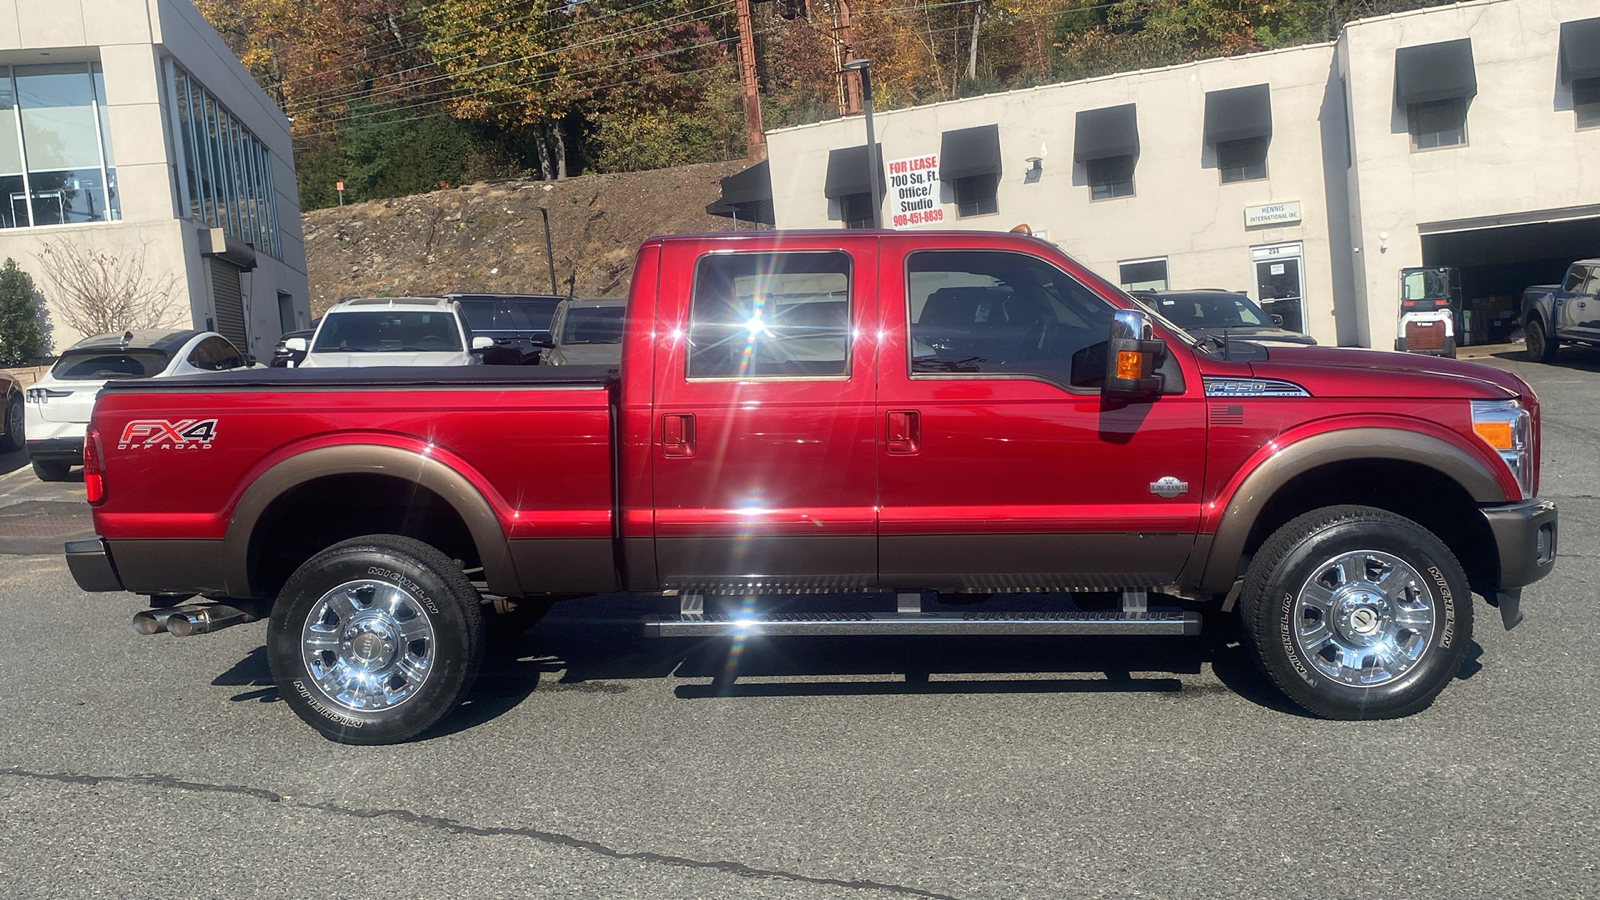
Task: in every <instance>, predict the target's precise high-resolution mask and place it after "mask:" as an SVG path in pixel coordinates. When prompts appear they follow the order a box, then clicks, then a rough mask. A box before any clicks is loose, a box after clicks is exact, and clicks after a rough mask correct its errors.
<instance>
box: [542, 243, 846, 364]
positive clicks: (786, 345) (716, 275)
mask: <svg viewBox="0 0 1600 900" xmlns="http://www.w3.org/2000/svg"><path fill="white" fill-rule="evenodd" d="M573 312H576V310H574V311H573ZM570 315H571V313H569V316H570ZM849 323H850V258H849V257H848V256H847V255H846V254H843V253H831V252H830V253H741V254H728V255H714V256H706V257H703V258H701V260H700V264H699V266H698V267H697V268H696V271H695V283H694V296H693V298H692V299H691V300H690V307H689V371H688V374H689V377H690V378H762V377H784V376H791V377H792V376H813V377H816V376H837V375H846V374H848V373H849V358H850V324H849Z"/></svg>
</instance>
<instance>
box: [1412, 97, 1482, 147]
mask: <svg viewBox="0 0 1600 900" xmlns="http://www.w3.org/2000/svg"><path fill="white" fill-rule="evenodd" d="M1406 116H1407V118H1408V119H1409V120H1410V122H1409V124H1410V126H1411V146H1412V148H1413V149H1416V150H1430V149H1433V148H1434V147H1453V146H1455V145H1457V144H1465V143H1466V142H1467V100H1466V98H1465V97H1452V98H1450V99H1448V100H1430V101H1428V102H1426V103H1413V104H1411V105H1410V106H1408V107H1406Z"/></svg>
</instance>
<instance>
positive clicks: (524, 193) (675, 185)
mask: <svg viewBox="0 0 1600 900" xmlns="http://www.w3.org/2000/svg"><path fill="white" fill-rule="evenodd" d="M745 165H746V163H745V162H744V161H743V160H735V161H731V162H721V163H704V164H701V165H695V166H684V167H681V168H676V169H658V170H656V171H652V172H627V173H622V174H615V175H585V176H582V177H579V178H572V179H568V180H567V181H560V182H550V181H532V180H526V181H523V180H518V181H504V182H490V183H484V184H470V185H464V186H462V187H459V188H450V189H448V190H440V191H434V192H432V193H428V194H417V195H414V196H410V197H397V198H395V199H392V200H374V201H371V202H368V203H355V204H350V205H347V206H342V207H335V208H332V209H319V210H313V211H311V212H308V213H306V214H305V216H304V217H303V219H302V221H303V224H304V226H305V232H306V268H307V272H308V275H309V276H310V280H311V311H312V315H321V314H322V311H323V310H324V309H326V308H327V307H328V306H329V304H331V303H333V302H334V301H335V300H338V299H340V298H342V297H354V296H367V297H374V296H377V297H382V296H390V297H399V296H404V295H406V294H440V293H450V292H458V291H459V292H468V291H486V292H495V293H547V292H549V290H550V270H549V267H548V263H547V262H546V258H545V241H544V221H543V218H542V217H541V215H540V214H539V208H540V207H543V208H545V209H547V210H549V213H550V238H551V243H552V245H553V246H554V249H555V254H554V256H555V268H556V279H557V282H558V290H559V292H560V293H566V292H567V284H568V279H571V280H572V292H573V293H574V294H576V295H578V296H589V297H602V296H613V297H614V296H621V295H622V294H623V293H625V292H626V291H627V289H628V276H629V275H630V274H631V272H632V270H633V257H634V254H635V253H636V252H637V251H638V249H639V244H640V243H641V242H642V241H644V239H645V238H648V237H650V236H652V235H657V234H695V233H699V232H708V231H728V230H731V229H732V228H733V225H734V223H733V221H732V220H731V219H725V218H721V217H718V216H712V215H707V214H706V212H705V207H706V204H707V203H711V202H713V201H715V200H717V199H718V197H720V196H721V189H720V188H719V186H718V181H719V180H720V179H722V178H724V177H726V176H728V175H732V174H734V173H735V172H738V171H740V170H741V169H743V168H744V167H745Z"/></svg>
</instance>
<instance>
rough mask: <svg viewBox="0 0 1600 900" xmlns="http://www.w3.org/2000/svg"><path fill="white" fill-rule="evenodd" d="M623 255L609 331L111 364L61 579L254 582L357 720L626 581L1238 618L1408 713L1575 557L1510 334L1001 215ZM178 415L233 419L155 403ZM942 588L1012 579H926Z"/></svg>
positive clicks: (1255, 652)
mask: <svg viewBox="0 0 1600 900" xmlns="http://www.w3.org/2000/svg"><path fill="white" fill-rule="evenodd" d="M633 279H634V284H633V287H632V289H631V290H630V291H629V295H628V296H629V303H631V304H632V306H631V307H630V309H629V311H628V314H627V316H626V318H625V320H624V322H625V335H624V338H623V348H624V358H623V361H622V363H621V365H619V366H575V365H569V366H504V367H498V370H496V368H495V367H487V366H486V367H476V368H471V369H469V368H466V367H458V368H455V369H428V370H420V369H402V368H391V369H387V370H371V371H370V372H368V373H365V374H363V373H360V372H356V373H351V372H348V371H345V372H338V371H329V370H317V369H309V370H307V369H262V370H260V371H256V372H240V373H231V374H223V375H220V376H217V377H215V378H213V379H209V380H206V381H202V380H196V379H188V380H186V381H187V383H184V382H178V381H172V380H167V381H149V382H140V383H124V384H113V385H110V386H108V387H107V388H106V391H105V394H104V395H103V396H102V397H101V399H100V402H99V403H98V404H97V405H96V408H95V415H94V428H95V430H96V432H97V433H99V434H102V435H108V436H109V435H130V436H131V437H130V439H129V440H127V441H110V440H102V441H95V442H91V443H90V444H89V446H88V447H87V448H86V453H85V459H84V461H85V464H86V467H85V479H84V483H85V496H86V499H87V502H88V503H89V505H90V508H91V509H92V510H93V518H94V525H95V529H96V533H97V535H98V536H97V537H96V538H94V539H91V540H84V541H73V542H70V543H68V544H67V545H66V548H65V549H66V556H67V564H68V567H69V569H70V571H71V572H72V575H73V578H74V579H75V580H76V581H77V583H78V585H79V586H80V587H82V588H84V589H85V590H91V591H107V592H120V591H128V592H131V593H135V594H146V595H154V599H153V600H152V601H151V606H150V608H149V609H147V610H145V611H142V612H140V613H139V617H140V618H138V619H137V621H136V623H135V625H136V628H137V629H138V630H139V631H140V632H141V633H144V634H151V633H156V632H159V631H162V630H165V631H167V632H168V633H170V634H173V635H175V636H177V637H180V638H185V639H187V636H189V635H194V634H200V633H204V632H208V631H215V630H218V629H220V628H225V627H229V626H231V625H234V624H238V623H241V622H245V621H249V620H250V619H252V618H268V619H269V622H268V624H267V627H266V634H265V641H266V651H265V657H266V660H267V663H268V664H269V665H270V667H271V670H272V675H273V679H274V683H275V684H276V685H277V686H278V689H279V696H280V697H281V698H282V699H283V701H284V702H283V704H282V706H284V707H285V708H286V709H289V710H292V711H293V712H295V713H296V714H297V715H299V716H300V717H302V718H303V719H304V720H305V721H306V722H307V723H308V724H310V725H311V726H312V727H314V728H316V729H317V730H318V731H319V732H320V733H322V734H323V735H325V736H326V737H328V738H330V739H332V740H336V741H344V742H349V743H355V744H381V743H391V742H394V741H400V740H406V739H409V738H411V737H414V736H416V735H418V734H421V733H423V732H425V731H426V730H427V729H429V728H430V727H432V726H433V724H434V723H435V722H437V721H438V720H439V719H440V718H441V717H443V716H445V715H446V714H448V713H450V712H451V711H452V710H455V709H457V708H459V706H460V705H461V702H462V699H463V698H464V697H466V696H467V695H468V692H469V691H470V690H471V688H472V682H473V678H474V677H475V676H476V673H477V672H478V670H479V666H480V663H481V661H482V659H483V652H484V644H485V641H486V639H487V637H488V635H489V634H490V633H491V632H492V631H499V630H500V629H514V630H510V631H509V633H511V634H517V633H520V631H521V630H522V629H524V628H526V627H527V626H528V624H529V619H530V618H534V617H537V615H538V613H539V612H540V611H542V610H543V609H544V608H546V607H548V605H549V604H550V603H552V602H555V601H557V600H559V599H561V598H563V597H570V596H574V595H582V594H606V593H613V592H617V591H622V590H628V591H633V592H637V593H639V594H649V595H660V596H661V598H662V599H661V602H662V603H663V605H664V606H665V607H666V608H663V609H659V610H657V611H656V612H658V613H659V615H652V616H651V617H650V618H649V619H648V620H647V621H646V622H645V623H644V625H645V634H647V635H650V636H654V637H684V638H693V639H696V640H704V639H705V638H708V637H719V636H720V637H728V638H740V639H744V638H750V639H754V638H756V637H757V636H762V635H764V636H769V637H781V636H787V635H836V636H838V639H839V640H850V639H851V638H852V637H857V636H862V635H872V634H877V635H888V634H903V635H915V634H924V635H944V636H950V635H963V634H965V635H970V636H973V637H975V638H978V637H981V639H983V640H986V641H995V640H1004V639H1005V638H1003V637H1001V636H1004V635H1009V636H1019V635H1044V634H1076V635H1084V636H1089V635H1118V634H1120V635H1140V634H1142V635H1147V636H1154V635H1168V636H1171V637H1178V636H1181V635H1195V634H1198V633H1200V631H1201V629H1202V627H1203V626H1204V625H1205V619H1206V617H1205V616H1204V615H1203V613H1205V612H1210V613H1212V614H1213V615H1215V616H1218V617H1220V616H1221V615H1223V614H1224V613H1234V614H1236V615H1238V617H1239V624H1240V625H1241V626H1242V630H1243V640H1242V641H1241V643H1242V645H1243V646H1242V647H1241V654H1242V655H1246V656H1251V657H1253V658H1254V659H1255V661H1256V662H1257V663H1258V664H1259V665H1260V667H1261V668H1262V669H1263V671H1265V672H1266V673H1267V675H1268V677H1269V678H1270V680H1271V682H1272V683H1273V684H1275V685H1277V686H1278V687H1279V688H1281V689H1282V690H1283V692H1284V693H1285V695H1287V696H1288V697H1289V698H1291V699H1292V700H1294V701H1295V702H1297V703H1299V704H1300V705H1301V706H1303V707H1304V708H1306V709H1307V710H1309V711H1310V712H1312V713H1314V714H1316V715H1319V716H1325V717H1328V718H1335V719H1372V718H1392V717H1398V716H1405V715H1410V714H1412V713H1415V712H1417V711H1419V710H1422V709H1424V708H1426V707H1427V706H1428V705H1429V704H1430V703H1432V701H1433V699H1434V697H1435V696H1436V695H1437V694H1438V693H1439V692H1440V691H1441V690H1444V689H1445V688H1446V687H1447V686H1448V685H1450V684H1451V683H1453V682H1454V681H1455V680H1456V679H1457V677H1458V673H1459V672H1460V669H1461V666H1462V662H1463V660H1464V659H1465V658H1466V654H1467V653H1468V652H1469V648H1471V647H1473V643H1472V635H1473V631H1472V629H1473V619H1474V616H1475V614H1476V613H1475V610H1474V606H1475V603H1474V601H1473V599H1472V594H1474V593H1477V594H1481V595H1483V596H1484V597H1485V598H1486V599H1487V601H1488V602H1489V603H1490V604H1491V605H1492V606H1494V607H1496V608H1497V609H1498V612H1499V618H1500V621H1501V623H1502V624H1503V625H1504V626H1505V627H1508V628H1509V627H1511V626H1513V625H1516V624H1517V623H1518V622H1519V621H1521V620H1522V613H1521V602H1522V600H1523V599H1524V589H1525V588H1527V586H1529V585H1531V584H1534V583H1536V582H1537V581H1538V580H1539V579H1540V578H1542V577H1544V576H1546V575H1547V574H1549V572H1550V571H1551V570H1552V569H1553V568H1554V566H1555V563H1556V562H1557V556H1556V547H1557V546H1558V544H1559V535H1558V532H1557V511H1556V507H1555V504H1554V503H1552V502H1551V501H1549V500H1547V499H1540V498H1539V496H1538V491H1539V446H1540V445H1539V401H1538V398H1537V397H1535V396H1534V393H1533V391H1532V389H1530V388H1529V387H1528V385H1527V384H1526V383H1525V382H1523V381H1522V380H1521V379H1519V378H1517V377H1516V376H1515V375H1512V374H1511V373H1509V372H1505V371H1502V370H1500V369H1496V368H1491V367H1489V366H1481V365H1477V364H1475V363H1469V362H1462V361H1457V360H1450V359H1434V358H1432V357H1426V356H1416V355H1413V354H1400V353H1391V352H1384V351H1375V350H1346V349H1335V348H1331V347H1305V346H1294V345H1289V344H1272V345H1266V344H1258V343H1255V342H1252V341H1240V342H1238V344H1237V345H1235V352H1232V353H1224V352H1222V348H1220V347H1218V346H1216V345H1215V344H1214V343H1213V342H1212V341H1210V340H1198V341H1197V340H1195V339H1194V338H1193V337H1191V336H1190V335H1188V334H1187V333H1185V332H1184V331H1182V330H1181V329H1179V328H1177V327H1176V326H1172V325H1170V323H1168V322H1166V321H1165V320H1163V319H1160V318H1159V317H1157V316H1153V315H1152V314H1150V313H1149V312H1148V311H1147V310H1144V309H1141V308H1138V304H1137V303H1135V302H1134V301H1133V300H1131V299H1130V298H1129V297H1127V296H1126V295H1125V294H1124V293H1123V292H1122V291H1120V290H1118V289H1117V288H1115V287H1113V286H1112V285H1110V284H1109V283H1107V282H1105V281H1104V280H1103V279H1101V278H1099V277H1098V276H1096V275H1095V274H1094V273H1093V272H1091V271H1090V270H1088V269H1087V268H1085V267H1084V266H1082V265H1080V264H1079V263H1077V262H1075V261H1073V260H1072V259H1070V258H1069V257H1067V256H1066V255H1065V254H1063V253H1061V252H1060V251H1059V250H1058V249H1057V248H1056V247H1055V246H1053V245H1051V244H1048V243H1045V242H1044V241H1040V240H1036V239H1034V238H1032V237H1028V236H1025V235H1020V234H1004V233H985V232H978V231H959V232H957V231H952V232H920V233H919V232H892V231H882V232H874V231H816V232H795V233H785V232H748V233H741V234H717V235H705V236H688V235H679V236H672V237H662V238H654V239H651V240H649V241H646V242H645V243H644V244H643V245H642V246H641V247H640V249H639V251H638V255H637V257H636V262H635V265H634V269H633ZM841 314H842V315H841ZM335 318H336V317H335V316H331V315H330V316H329V318H328V319H325V320H324V321H323V324H322V327H323V329H324V330H326V329H327V328H328V327H329V323H330V322H331V321H332V320H333V319H335ZM841 326H842V327H841ZM319 339H320V335H319ZM923 348H926V350H928V351H932V352H931V353H928V352H926V351H925V350H924V349H923ZM397 398H404V399H403V400H402V399H397ZM1375 410H1376V411H1381V413H1382V414H1381V415H1374V414H1373V413H1374V411H1375ZM180 417H181V421H183V422H193V421H195V420H200V421H201V422H208V423H210V424H211V425H212V426H213V427H214V429H215V434H214V439H215V441H216V449H214V450H212V451H207V452H198V453H195V452H178V448H170V449H169V448H167V447H166V444H164V443H157V444H154V445H152V444H151V443H150V442H149V441H141V440H138V439H137V437H138V435H141V434H155V435H157V436H162V435H165V434H166V431H165V430H164V429H166V427H167V426H168V425H169V424H171V425H172V426H173V427H174V428H182V427H190V428H193V427H195V426H193V425H179V424H176V423H177V422H178V421H180ZM480 586H481V590H482V592H480ZM840 591H860V592H866V593H870V594H874V595H877V596H878V597H879V598H881V599H880V600H879V603H880V605H878V606H877V607H876V608H875V609H874V610H873V611H871V612H866V611H858V612H848V613H842V614H841V612H840V611H838V609H837V608H835V607H832V606H831V605H830V601H829V600H828V599H827V595H830V594H834V593H837V592H840ZM1032 591H1037V592H1041V593H1042V594H1044V599H1043V602H1042V603H1041V604H1039V605H1035V604H1033V603H1029V604H1026V605H1022V606H1021V607H1020V608H1019V607H1011V608H1009V609H1007V608H1006V605H1005V604H1006V598H1007V597H1008V596H1012V595H1014V594H1015V593H1016V592H1032ZM1074 591H1076V592H1078V593H1076V594H1074V595H1073V596H1072V598H1070V599H1069V598H1068V597H1067V596H1065V594H1064V593H1063V592H1074ZM956 592H962V593H970V594H976V595H985V596H987V595H991V594H993V595H995V604H996V605H997V608H996V609H993V610H991V611H985V612H982V613H978V614H973V613H971V612H969V611H966V610H962V609H948V608H945V609H938V608H928V607H926V606H925V605H924V604H925V601H926V600H927V598H928V597H929V595H936V594H939V593H945V594H950V593H956ZM1101 592H1104V593H1101ZM174 594H178V595H183V596H185V597H188V596H191V595H200V596H201V597H203V598H206V599H203V600H202V599H197V600H195V601H194V602H192V603H190V602H188V601H184V602H183V603H182V605H177V606H174V605H172V604H171V603H170V602H168V600H167V599H164V598H170V597H171V595H174ZM485 594H488V595H489V596H487V597H486V596H485ZM778 594H782V595H794V596H789V597H785V598H783V600H782V601H779V603H778V605H773V604H771V603H769V602H768V601H766V600H764V599H762V598H763V597H765V596H766V595H778ZM1162 594H1168V595H1174V596H1177V597H1179V598H1181V600H1182V601H1183V604H1184V605H1183V606H1178V605H1175V603H1174V602H1173V601H1170V600H1169V601H1166V602H1163V601H1162V599H1161V595H1162ZM805 595H813V596H812V597H810V598H809V599H808V598H807V596H805ZM719 596H720V599H719ZM119 598H120V595H119ZM745 598H749V601H750V602H749V605H746V604H745ZM891 598H892V599H891ZM1529 599H1530V605H1531V601H1532V599H1533V598H1532V597H1529ZM621 602H622V603H623V604H624V606H631V605H632V604H634V603H637V602H639V600H637V599H629V600H624V601H621ZM869 602H870V601H869ZM507 604H510V605H513V606H515V609H511V610H509V611H508V610H506V609H505V607H506V605H507ZM669 604H670V605H669ZM125 605H126V604H125V603H124V602H123V601H122V600H121V599H119V600H118V601H117V603H115V604H113V605H112V606H113V607H114V608H116V609H122V608H124V607H125ZM764 606H765V608H763V607H764ZM719 607H720V608H719ZM620 608H621V607H619V609H620ZM508 612H509V613H512V614H515V615H514V617H511V618H506V616H507V613H508ZM1213 621H1214V620H1213ZM501 633H505V632H501ZM1512 643H1515V642H1512ZM880 650H881V645H875V644H869V645H868V646H867V647H865V648H863V649H862V651H861V652H864V653H867V654H871V653H874V652H879V651H880ZM1174 652H1192V651H1179V650H1176V648H1174ZM152 672H153V674H152V676H151V677H152V678H154V679H160V681H158V682H152V684H151V688H152V689H154V688H156V687H157V686H158V685H159V686H163V687H164V686H166V685H167V681H168V679H167V676H166V674H165V673H162V672H159V671H157V670H152ZM731 674H732V673H731V672H730V677H731ZM1445 713H1446V714H1447V713H1448V710H1446V711H1445ZM1362 733H1367V730H1366V729H1362ZM1351 734H1352V735H1354V734H1355V732H1351Z"/></svg>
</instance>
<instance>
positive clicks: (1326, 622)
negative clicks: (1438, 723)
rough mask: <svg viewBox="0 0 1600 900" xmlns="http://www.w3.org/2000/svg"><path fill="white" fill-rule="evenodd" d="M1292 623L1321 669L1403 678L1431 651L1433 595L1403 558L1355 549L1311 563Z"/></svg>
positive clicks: (1371, 681) (1345, 678)
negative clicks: (1312, 569) (1308, 575)
mask: <svg viewBox="0 0 1600 900" xmlns="http://www.w3.org/2000/svg"><path fill="white" fill-rule="evenodd" d="M1293 624H1294V632H1293V635H1294V641H1295V643H1296V644H1297V645H1299V649H1300V652H1301V654H1302V655H1303V657H1304V658H1305V659H1306V660H1307V661H1308V662H1310V663H1311V665H1313V666H1315V667H1316V668H1317V670H1318V671H1320V672H1321V673H1322V674H1323V675H1325V676H1327V677H1328V678H1330V679H1332V680H1334V681H1337V682H1339V683H1340V684H1345V685H1349V686H1351V687H1371V686H1375V685H1380V684H1387V683H1389V682H1391V681H1394V680H1395V679H1397V678H1400V677H1402V676H1404V675H1405V674H1406V673H1407V672H1409V671H1411V670H1412V669H1413V668H1415V667H1416V665H1417V664H1418V663H1419V662H1421V661H1422V658H1423V656H1425V655H1426V654H1427V652H1428V645H1429V642H1430V640H1431V639H1432V637H1433V626H1434V610H1433V599H1432V595H1431V594H1430V593H1429V592H1428V589H1427V586H1426V585H1425V584H1424V582H1423V580H1422V576H1421V575H1420V574H1419V573H1418V572H1417V570H1416V569H1414V568H1412V567H1411V565H1410V564H1409V563H1407V562H1406V561H1405V560H1403V559H1401V558H1399V557H1398V556H1395V555H1394V554H1392V553H1385V552H1383V551H1381V550H1357V551H1355V552H1352V553H1342V554H1340V555H1338V556H1335V557H1333V558H1332V559H1329V560H1327V561H1326V562H1323V563H1321V564H1319V565H1317V566H1315V567H1314V571H1313V572H1312V574H1311V576H1310V577H1309V578H1307V579H1306V581H1305V583H1304V584H1302V585H1301V586H1300V590H1299V592H1298V594H1297V596H1296V598H1295V603H1294V610H1293Z"/></svg>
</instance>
